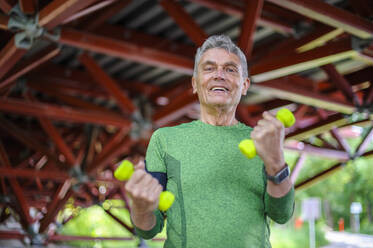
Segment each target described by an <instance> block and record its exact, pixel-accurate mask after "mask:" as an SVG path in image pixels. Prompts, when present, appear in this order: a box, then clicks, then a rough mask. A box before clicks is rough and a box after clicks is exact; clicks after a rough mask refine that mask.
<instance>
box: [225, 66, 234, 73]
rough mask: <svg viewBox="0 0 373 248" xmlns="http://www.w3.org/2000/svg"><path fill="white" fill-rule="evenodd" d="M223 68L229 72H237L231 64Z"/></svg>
mask: <svg viewBox="0 0 373 248" xmlns="http://www.w3.org/2000/svg"><path fill="white" fill-rule="evenodd" d="M225 70H226V72H229V73H236V72H237V69H236V68H234V67H231V66H229V67H227V68H226V69H225Z"/></svg>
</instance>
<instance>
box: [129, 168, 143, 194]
mask: <svg viewBox="0 0 373 248" xmlns="http://www.w3.org/2000/svg"><path fill="white" fill-rule="evenodd" d="M146 174H147V173H146V172H145V171H143V170H138V171H135V172H134V173H133V174H132V176H131V178H130V179H129V180H128V181H127V183H126V185H125V190H126V191H129V192H130V191H131V190H132V189H133V188H134V186H135V185H137V184H138V183H139V182H140V181H141V180H143V177H145V176H146Z"/></svg>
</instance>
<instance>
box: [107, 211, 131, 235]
mask: <svg viewBox="0 0 373 248" xmlns="http://www.w3.org/2000/svg"><path fill="white" fill-rule="evenodd" d="M104 210H105V213H106V214H108V215H109V216H110V217H111V218H113V219H114V220H115V221H116V222H118V223H119V224H120V225H121V226H123V227H124V228H126V229H127V230H128V231H130V232H131V233H132V234H133V235H136V233H135V229H134V228H133V227H130V226H129V225H127V224H126V223H125V222H123V221H122V220H121V219H119V218H118V217H116V216H115V215H114V214H112V213H111V212H110V210H106V209H104Z"/></svg>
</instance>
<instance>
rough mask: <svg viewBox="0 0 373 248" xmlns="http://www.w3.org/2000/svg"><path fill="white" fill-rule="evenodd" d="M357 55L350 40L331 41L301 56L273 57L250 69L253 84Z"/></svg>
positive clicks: (285, 54)
mask: <svg viewBox="0 0 373 248" xmlns="http://www.w3.org/2000/svg"><path fill="white" fill-rule="evenodd" d="M357 54H358V52H357V51H355V50H354V49H353V48H352V43H351V40H350V39H342V40H338V41H333V42H329V43H328V44H326V45H324V46H321V47H318V48H315V49H313V50H310V51H307V52H304V53H301V54H296V53H289V54H287V53H284V54H283V55H282V56H277V57H274V58H272V60H270V61H268V60H264V61H263V62H262V61H259V62H258V63H257V64H255V65H253V67H252V75H253V76H252V79H253V81H254V82H262V81H266V80H270V79H274V78H279V77H283V76H286V75H289V74H294V73H296V72H300V71H304V70H307V69H311V68H315V67H319V66H322V65H325V64H330V63H333V62H336V61H340V60H343V59H347V58H351V57H353V56H356V55H357Z"/></svg>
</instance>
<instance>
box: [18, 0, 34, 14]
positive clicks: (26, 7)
mask: <svg viewBox="0 0 373 248" xmlns="http://www.w3.org/2000/svg"><path fill="white" fill-rule="evenodd" d="M18 3H19V6H20V8H21V10H22V12H23V13H25V14H27V15H31V14H34V13H35V5H34V1H33V0H18Z"/></svg>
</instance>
